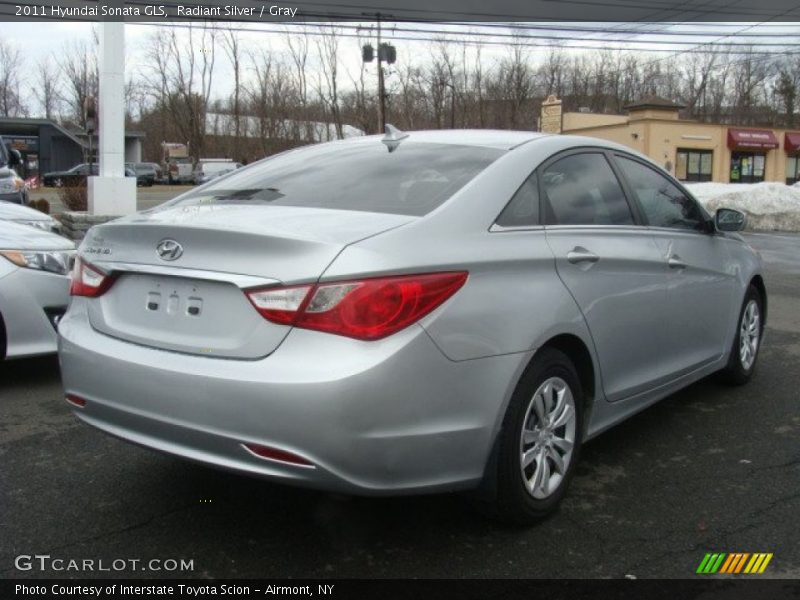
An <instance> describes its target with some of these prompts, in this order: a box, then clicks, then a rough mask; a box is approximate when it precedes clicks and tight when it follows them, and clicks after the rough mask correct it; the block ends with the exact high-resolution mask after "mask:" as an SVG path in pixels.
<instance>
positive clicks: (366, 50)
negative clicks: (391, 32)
mask: <svg viewBox="0 0 800 600" xmlns="http://www.w3.org/2000/svg"><path fill="white" fill-rule="evenodd" d="M370 16H374V17H375V18H376V20H377V22H378V48H377V52H376V50H375V48H373V47H372V44H365V45H364V46H363V47H362V48H361V58H362V60H363V61H364V62H365V63H368V62H372V61H373V60H374V59H375V55H376V54H377V56H378V126H379V127H380V131H385V129H386V83H385V75H384V73H383V63H384V62H386V63H387V64H390V65H391V64H394V62H395V61H396V60H397V50H396V49H395V47H394V46H392V45H391V44H387V43H384V42H382V41H381V16H382V15H381V13H373V14H372V15H370ZM384 16H385V15H384Z"/></svg>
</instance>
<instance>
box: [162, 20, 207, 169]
mask: <svg viewBox="0 0 800 600" xmlns="http://www.w3.org/2000/svg"><path fill="white" fill-rule="evenodd" d="M216 36H217V31H216V29H215V28H214V27H213V25H210V24H207V23H204V24H203V25H201V26H197V25H188V31H186V35H178V33H177V31H176V30H175V29H170V31H169V33H167V34H166V35H163V34H162V33H161V32H159V33H158V34H154V35H153V36H152V37H151V39H150V46H149V48H148V50H147V59H148V62H149V64H150V67H151V69H152V70H153V71H154V72H155V74H156V79H155V82H154V83H152V84H151V91H152V92H153V93H154V94H156V97H157V102H158V104H159V105H160V106H161V107H162V108H163V109H164V110H165V111H166V113H167V114H169V116H170V117H171V125H172V126H173V127H174V128H175V130H176V133H177V134H178V135H179V136H180V137H179V139H180V140H181V141H184V140H186V141H188V142H189V153H190V154H191V156H192V157H193V158H194V159H195V160H197V159H198V158H200V157H201V156H202V154H203V150H204V148H205V140H206V116H207V113H208V109H209V106H210V101H211V90H212V84H213V80H214V64H215V59H216Z"/></svg>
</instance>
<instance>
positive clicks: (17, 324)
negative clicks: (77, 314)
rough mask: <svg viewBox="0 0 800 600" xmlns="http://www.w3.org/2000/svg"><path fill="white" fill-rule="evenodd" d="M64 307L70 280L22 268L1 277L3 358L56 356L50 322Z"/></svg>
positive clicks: (0, 312)
mask: <svg viewBox="0 0 800 600" xmlns="http://www.w3.org/2000/svg"><path fill="white" fill-rule="evenodd" d="M0 260H5V259H0ZM67 304H69V277H64V276H62V275H56V274H54V273H47V272H43V271H37V270H34V269H21V268H16V269H15V270H13V271H11V272H10V273H8V274H7V275H5V276H3V277H0V314H2V318H3V324H4V326H5V331H6V349H5V352H6V358H23V357H26V356H35V355H39V354H50V353H53V352H55V351H56V349H57V335H56V328H55V325H54V323H53V320H52V318H53V316H60V314H61V313H63V311H64V310H65V309H66V307H67ZM0 352H2V349H0Z"/></svg>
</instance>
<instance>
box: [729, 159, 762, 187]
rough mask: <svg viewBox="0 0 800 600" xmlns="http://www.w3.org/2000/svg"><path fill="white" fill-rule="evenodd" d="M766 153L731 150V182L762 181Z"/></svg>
mask: <svg viewBox="0 0 800 600" xmlns="http://www.w3.org/2000/svg"><path fill="white" fill-rule="evenodd" d="M766 164H767V155H766V154H764V153H763V152H732V153H731V172H730V181H731V183H758V182H760V181H764V171H765V170H766Z"/></svg>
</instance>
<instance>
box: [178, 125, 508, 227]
mask: <svg viewBox="0 0 800 600" xmlns="http://www.w3.org/2000/svg"><path fill="white" fill-rule="evenodd" d="M503 152H504V151H503V150H499V149H497V148H485V147H480V146H459V145H453V144H427V143H415V142H413V141H412V140H410V139H406V140H403V141H401V142H400V143H399V144H397V145H395V147H394V150H393V151H392V152H389V148H388V147H387V146H386V145H385V144H383V143H382V142H381V141H380V140H378V139H375V140H369V141H366V140H363V141H362V140H359V141H358V142H354V143H341V144H321V145H318V146H309V147H306V148H301V149H299V150H295V151H291V152H287V153H284V154H280V155H278V156H275V157H274V158H271V159H268V160H265V161H262V162H259V163H256V164H254V165H251V166H250V167H248V168H246V169H241V170H237V171H236V172H235V173H233V174H231V175H229V176H226V177H224V178H220V179H219V180H217V181H214V182H213V183H211V184H209V185H205V186H203V187H202V188H200V189H197V190H193V191H191V192H188V193H187V194H185V195H183V196H179V197H178V198H176V199H175V200H173V201H171V202H168V203H167V205H168V206H175V205H182V206H184V205H196V204H267V205H276V206H304V207H315V208H331V209H340V210H358V211H366V212H380V213H393V214H399V215H412V216H422V215H424V214H426V213H428V212H430V211H431V210H433V209H434V208H436V207H437V206H439V205H440V204H441V203H442V202H444V201H445V200H447V199H448V198H449V197H450V196H452V195H453V194H454V193H455V192H456V191H458V190H459V189H461V188H462V187H463V186H464V185H465V184H466V183H467V182H468V181H470V180H471V179H472V178H473V177H475V176H476V175H477V174H478V173H480V172H481V171H482V170H483V169H485V168H486V167H487V166H489V165H490V164H491V163H492V162H493V161H495V160H496V159H497V158H499V157H500V156H501V155H502V154H503Z"/></svg>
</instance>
